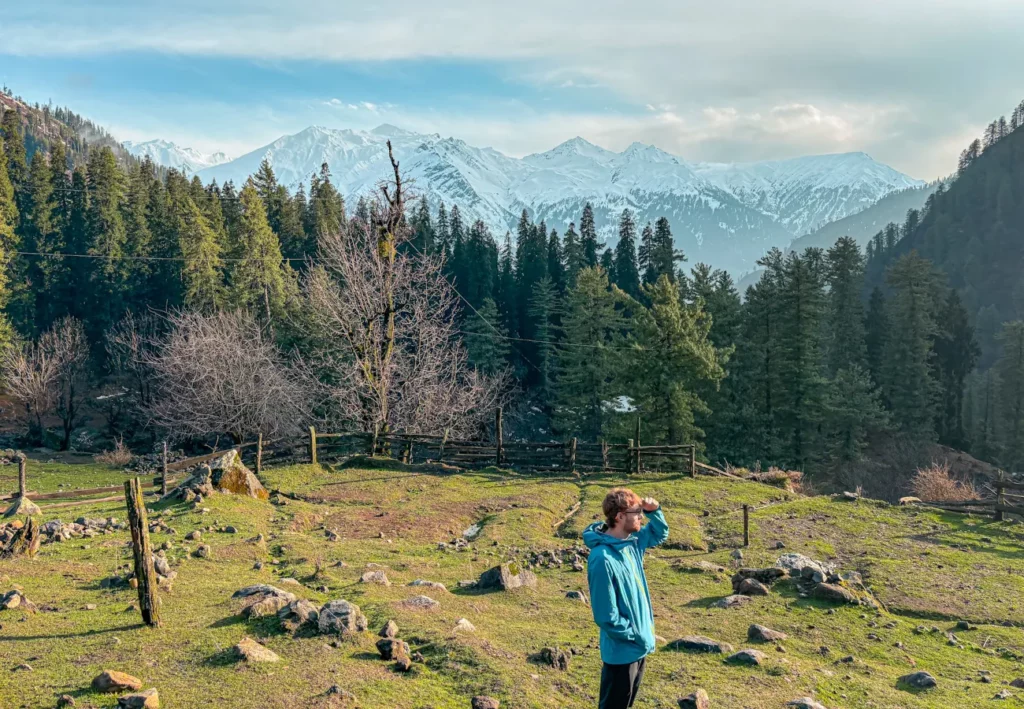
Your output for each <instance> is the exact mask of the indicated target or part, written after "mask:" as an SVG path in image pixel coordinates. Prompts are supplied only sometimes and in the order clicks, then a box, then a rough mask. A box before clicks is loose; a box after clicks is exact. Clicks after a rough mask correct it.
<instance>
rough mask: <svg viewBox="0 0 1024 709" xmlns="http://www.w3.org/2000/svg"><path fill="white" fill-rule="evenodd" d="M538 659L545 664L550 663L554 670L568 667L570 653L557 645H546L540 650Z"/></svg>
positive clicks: (570, 657)
mask: <svg viewBox="0 0 1024 709" xmlns="http://www.w3.org/2000/svg"><path fill="white" fill-rule="evenodd" d="M540 659H541V662H543V663H544V664H546V665H551V666H552V667H554V668H555V669H556V670H563V671H564V670H567V669H569V661H570V660H571V659H572V655H571V654H570V653H568V652H566V651H565V650H562V649H561V648H558V647H546V648H544V649H543V650H541V651H540Z"/></svg>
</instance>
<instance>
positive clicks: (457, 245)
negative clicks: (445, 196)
mask: <svg viewBox="0 0 1024 709" xmlns="http://www.w3.org/2000/svg"><path fill="white" fill-rule="evenodd" d="M450 219H451V221H450V233H451V236H450V237H449V240H450V243H451V259H450V260H449V262H448V272H449V275H450V276H451V278H452V280H453V281H455V286H456V288H458V287H459V283H460V282H461V280H462V278H463V277H464V276H465V271H466V268H468V266H467V264H466V260H465V254H464V253H463V248H464V247H465V243H464V242H465V239H466V235H465V233H464V231H463V226H462V214H461V213H460V212H459V205H457V204H456V205H453V206H452V211H451V217H450Z"/></svg>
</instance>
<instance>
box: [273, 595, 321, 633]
mask: <svg viewBox="0 0 1024 709" xmlns="http://www.w3.org/2000/svg"><path fill="white" fill-rule="evenodd" d="M277 619H278V621H280V623H281V627H283V628H284V629H285V630H287V631H289V632H292V633H294V632H297V631H299V630H301V629H303V628H316V627H317V622H318V621H319V619H320V611H319V609H318V608H317V607H316V605H314V604H313V603H312V602H311V601H307V600H305V599H297V600H294V601H292V602H290V603H289V604H288V605H287V606H284V607H283V608H281V609H280V610H278V612H277Z"/></svg>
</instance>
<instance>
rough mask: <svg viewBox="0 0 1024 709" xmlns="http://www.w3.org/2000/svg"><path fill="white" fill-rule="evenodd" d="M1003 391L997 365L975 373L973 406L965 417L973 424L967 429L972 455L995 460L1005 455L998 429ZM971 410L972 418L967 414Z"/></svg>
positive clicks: (972, 393)
mask: <svg viewBox="0 0 1024 709" xmlns="http://www.w3.org/2000/svg"><path fill="white" fill-rule="evenodd" d="M1001 390H1002V387H1001V386H1000V381H999V374H998V372H997V371H996V368H995V367H990V368H989V369H987V370H986V371H985V372H984V373H980V374H979V373H975V375H974V376H973V377H972V381H971V384H970V390H969V391H970V393H971V396H970V399H971V408H970V410H969V411H968V412H965V418H969V419H970V420H971V425H970V427H969V428H968V433H969V435H970V439H971V449H970V450H971V454H972V455H973V456H974V457H976V458H979V459H981V460H986V461H989V462H992V463H994V462H996V461H998V460H1000V459H1001V457H1002V455H1001V453H1002V451H1001V450H1000V447H999V443H1000V441H999V430H998V429H999V420H1000V411H999V408H1000V407H999V404H1000V396H999V394H1000V392H1001ZM965 407H966V404H965ZM968 413H970V416H969V417H967V414H968ZM965 423H966V422H965Z"/></svg>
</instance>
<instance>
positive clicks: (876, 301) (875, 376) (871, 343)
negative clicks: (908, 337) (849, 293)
mask: <svg viewBox="0 0 1024 709" xmlns="http://www.w3.org/2000/svg"><path fill="white" fill-rule="evenodd" d="M888 336H889V314H888V312H887V311H886V307H885V295H883V293H882V289H881V288H878V287H877V286H876V287H875V288H874V290H872V291H871V298H870V299H869V300H868V312H867V315H866V316H865V317H864V354H865V358H866V360H865V361H866V363H867V368H868V374H870V375H871V380H872V381H873V382H874V383H875V386H879V387H880V386H881V385H882V362H883V358H884V356H885V350H886V340H887V339H888Z"/></svg>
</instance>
